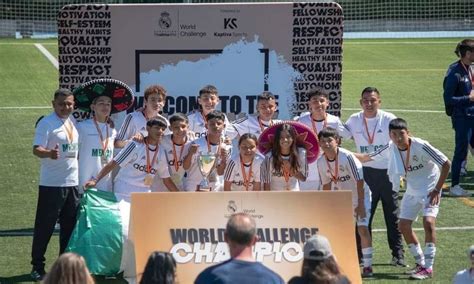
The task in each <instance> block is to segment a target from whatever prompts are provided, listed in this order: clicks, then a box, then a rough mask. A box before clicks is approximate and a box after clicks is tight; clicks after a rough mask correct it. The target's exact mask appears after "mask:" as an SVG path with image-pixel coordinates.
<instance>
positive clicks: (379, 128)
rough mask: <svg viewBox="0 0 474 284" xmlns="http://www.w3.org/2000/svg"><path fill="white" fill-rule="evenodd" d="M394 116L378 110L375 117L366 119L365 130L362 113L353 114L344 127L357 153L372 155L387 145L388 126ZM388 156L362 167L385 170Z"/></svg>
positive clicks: (388, 139)
mask: <svg viewBox="0 0 474 284" xmlns="http://www.w3.org/2000/svg"><path fill="white" fill-rule="evenodd" d="M395 118H396V116H395V115H394V114H392V113H389V112H386V111H383V110H378V111H377V115H376V116H375V117H373V118H368V119H367V129H366V128H365V123H364V113H363V112H362V111H360V112H358V113H354V114H353V115H351V116H350V117H349V119H348V120H347V122H346V127H347V129H348V130H349V131H350V133H351V135H352V137H353V138H354V142H355V144H356V147H357V152H358V153H367V154H370V153H373V152H375V151H377V150H378V149H381V148H382V147H383V146H385V145H388V143H389V142H390V134H389V131H388V125H389V124H390V121H392V119H395ZM367 130H368V133H369V134H370V136H371V137H372V136H373V139H374V140H373V141H372V144H370V143H369V137H368V136H369V135H367ZM387 159H388V155H386V156H385V160H380V161H370V162H368V163H364V167H371V168H375V169H386V168H387Z"/></svg>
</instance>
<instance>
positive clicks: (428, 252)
mask: <svg viewBox="0 0 474 284" xmlns="http://www.w3.org/2000/svg"><path fill="white" fill-rule="evenodd" d="M435 254H436V246H435V244H434V243H426V246H425V262H426V265H425V268H428V269H433V264H434V257H435Z"/></svg>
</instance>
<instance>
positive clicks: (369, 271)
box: [362, 266, 374, 278]
mask: <svg viewBox="0 0 474 284" xmlns="http://www.w3.org/2000/svg"><path fill="white" fill-rule="evenodd" d="M372 276H374V272H373V271H372V266H368V267H364V268H363V269H362V278H367V277H372Z"/></svg>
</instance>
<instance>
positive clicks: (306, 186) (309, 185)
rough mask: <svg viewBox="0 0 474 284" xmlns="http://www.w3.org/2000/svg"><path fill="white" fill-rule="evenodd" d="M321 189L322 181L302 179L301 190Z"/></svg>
mask: <svg viewBox="0 0 474 284" xmlns="http://www.w3.org/2000/svg"><path fill="white" fill-rule="evenodd" d="M315 190H321V182H320V181H319V180H306V181H303V182H301V181H300V191H315Z"/></svg>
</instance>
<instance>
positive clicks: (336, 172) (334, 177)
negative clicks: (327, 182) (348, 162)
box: [324, 149, 339, 184]
mask: <svg viewBox="0 0 474 284" xmlns="http://www.w3.org/2000/svg"><path fill="white" fill-rule="evenodd" d="M324 158H325V159H326V165H327V166H328V170H329V174H330V175H331V180H332V182H334V184H337V182H338V180H339V149H338V150H337V152H336V161H335V169H334V174H332V168H331V164H330V163H329V159H328V157H327V156H326V155H324Z"/></svg>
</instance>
